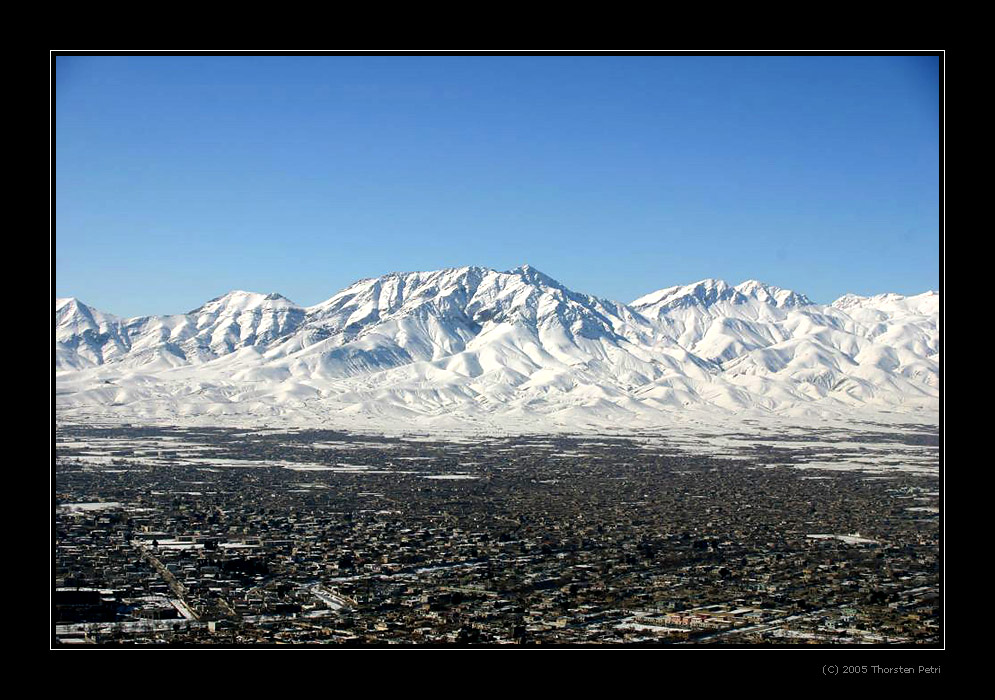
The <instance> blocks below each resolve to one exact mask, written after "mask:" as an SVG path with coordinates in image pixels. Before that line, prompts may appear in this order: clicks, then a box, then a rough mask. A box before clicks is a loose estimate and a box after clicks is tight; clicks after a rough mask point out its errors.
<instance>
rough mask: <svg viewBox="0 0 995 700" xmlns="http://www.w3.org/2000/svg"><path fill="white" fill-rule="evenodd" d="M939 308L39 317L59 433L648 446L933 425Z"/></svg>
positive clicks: (494, 285)
mask: <svg viewBox="0 0 995 700" xmlns="http://www.w3.org/2000/svg"><path fill="white" fill-rule="evenodd" d="M939 299H940V297H939V295H938V294H936V293H934V292H927V293H925V294H921V295H919V296H914V297H902V296H899V295H895V294H886V295H881V296H875V297H858V296H855V295H851V294H848V295H846V296H844V297H842V298H840V299H839V300H837V301H836V302H834V303H833V304H831V305H829V306H823V305H818V304H813V303H811V302H810V301H809V300H808V299H807V298H806V297H805V296H803V295H801V294H798V293H796V292H792V291H790V290H786V289H780V288H777V287H773V286H770V285H765V284H762V283H760V282H756V281H748V282H744V283H742V284H739V285H736V286H730V285H729V284H727V283H725V282H723V281H721V280H703V281H701V282H697V283H694V284H689V285H684V286H675V287H668V288H665V289H661V290H659V291H656V292H652V293H650V294H647V295H645V296H643V297H641V298H639V299H637V300H636V301H634V302H632V303H631V304H628V305H625V304H620V303H617V302H613V301H607V300H603V299H598V298H595V297H592V296H588V295H586V294H580V293H577V292H574V291H571V290H569V289H567V288H565V287H564V286H563V285H561V284H559V283H558V282H556V281H555V280H553V279H551V278H550V277H548V276H546V275H544V274H543V273H541V272H539V271H538V270H536V269H534V268H532V267H529V266H527V265H526V266H523V267H520V268H517V269H515V270H511V271H508V272H497V271H495V270H490V269H487V268H481V267H464V268H456V269H448V270H440V271H436V272H413V273H405V274H396V273H395V274H390V275H385V276H383V277H378V278H375V279H367V280H361V281H359V282H357V283H355V284H353V285H352V286H350V287H348V288H347V289H344V290H342V291H341V292H339V293H337V294H335V295H334V296H333V297H331V298H330V299H328V300H327V301H324V302H322V303H320V304H317V305H315V306H311V307H307V308H303V307H299V306H296V305H295V304H293V302H291V301H289V300H288V299H286V298H284V297H282V296H280V295H278V294H270V295H262V294H254V293H250V292H240V291H236V292H231V293H229V294H226V295H225V296H223V297H219V298H218V299H214V300H212V301H210V302H208V303H206V304H204V305H203V306H201V307H200V308H198V309H195V310H194V311H191V312H190V313H188V314H183V315H176V316H164V317H155V316H151V317H142V318H134V319H120V318H116V317H114V316H111V315H108V314H104V313H101V312H99V311H96V310H95V309H92V308H90V307H88V306H86V305H85V304H82V303H80V302H79V301H77V300H75V299H58V300H56V305H55V370H56V402H57V403H56V406H57V412H58V415H60V416H63V417H67V418H81V417H88V416H89V417H105V418H107V417H114V418H127V419H136V420H140V419H155V420H182V419H184V418H189V419H196V420H204V419H206V418H210V417H218V418H221V417H233V418H239V419H243V420H244V421H246V422H248V421H252V420H259V421H262V422H265V421H268V420H272V419H274V418H289V419H293V420H295V421H296V422H298V423H302V424H321V425H335V424H340V423H349V424H355V423H356V422H357V421H358V422H360V423H362V424H364V425H380V426H383V427H387V428H396V427H400V426H404V425H407V424H413V425H432V424H438V425H447V426H453V425H460V426H464V427H465V426H473V425H480V426H482V427H485V426H505V427H509V428H515V427H521V428H536V427H541V426H548V427H559V428H570V427H576V428H585V429H586V428H605V429H616V428H620V429H626V428H642V427H654V426H662V425H665V424H667V423H668V421H670V420H671V419H672V418H673V416H674V412H688V411H698V412H702V413H707V414H711V415H733V414H736V415H743V416H747V415H748V416H763V415H777V416H795V417H803V416H805V417H819V416H835V417H845V416H851V415H857V414H859V415H865V416H875V415H882V414H885V413H887V414H901V415H903V416H907V417H908V419H909V420H910V421H914V422H934V421H935V420H936V415H937V412H938V404H939V389H940V379H939V358H940V355H939V353H940V335H939Z"/></svg>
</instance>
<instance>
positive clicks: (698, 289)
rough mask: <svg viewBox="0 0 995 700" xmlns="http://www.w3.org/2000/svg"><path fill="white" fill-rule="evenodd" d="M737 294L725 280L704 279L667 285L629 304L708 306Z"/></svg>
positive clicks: (636, 307) (649, 306) (650, 306)
mask: <svg viewBox="0 0 995 700" xmlns="http://www.w3.org/2000/svg"><path fill="white" fill-rule="evenodd" d="M736 294H737V292H736V289H735V288H734V287H731V286H729V283H728V282H726V281H725V280H717V279H712V278H709V279H704V280H700V281H698V282H693V283H691V284H685V285H678V286H675V287H666V288H664V289H660V290H657V291H655V292H650V293H649V294H647V295H645V296H642V297H639V298H638V299H636V300H635V301H633V302H632V303H631V304H630V305H629V306H632V307H633V308H635V309H639V310H641V309H650V308H652V309H658V310H662V309H664V308H671V307H678V306H679V307H686V306H694V305H697V306H701V305H703V306H708V305H711V304H714V303H716V302H718V301H724V300H729V299H732V298H733V297H734V296H735V295H736Z"/></svg>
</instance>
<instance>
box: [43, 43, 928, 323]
mask: <svg viewBox="0 0 995 700" xmlns="http://www.w3.org/2000/svg"><path fill="white" fill-rule="evenodd" d="M939 81H940V76H939V60H938V59H937V58H936V57H926V56H904V57H892V56H867V57H862V56H800V57H799V56H774V57H765V56H745V57H743V56H644V57H641V56H564V57H559V56H538V57H518V56H464V57H460V56H440V57H433V56H363V57H348V56H304V57H299V56H284V57H279V56H262V57H253V56H234V57H225V56H206V57H185V56H161V57H160V56H137V57H128V56H60V57H58V58H57V60H56V71H55V98H56V100H55V120H54V126H55V185H56V188H55V214H56V224H55V288H56V294H57V295H58V296H76V297H78V298H79V299H81V300H82V301H84V302H86V303H88V304H90V305H93V306H95V307H97V308H99V309H101V310H103V311H107V312H110V313H114V314H118V315H121V316H135V315H144V314H161V313H180V312H184V311H188V310H190V309H192V308H194V307H196V306H199V305H200V304H201V303H203V302H204V301H207V300H208V299H210V298H212V297H216V296H218V295H220V294H223V293H225V292H226V291H229V290H231V289H247V290H251V291H259V292H271V291H277V292H280V293H282V294H284V295H286V296H288V297H290V298H291V299H293V300H294V301H296V302H297V303H299V304H303V305H310V304H314V303H317V302H319V301H322V300H324V299H326V298H328V297H329V296H331V295H332V294H334V293H335V292H337V291H338V290H340V289H341V288H343V287H345V286H346V285H348V284H349V283H351V282H353V281H355V280H357V279H359V278H363V277H371V276H376V275H379V274H383V273H387V272H391V271H409V270H432V269H439V268H443V267H454V266H461V265H483V266H486V267H493V268H496V269H510V268H512V267H515V266H517V265H520V264H522V263H526V262H528V263H530V264H532V265H534V266H535V267H537V268H539V269H540V270H542V271H544V272H546V273H547V274H549V275H550V276H552V277H554V278H556V279H558V280H559V281H561V282H562V283H564V284H566V285H567V286H569V287H571V288H572V289H575V290H578V291H583V292H587V293H591V294H595V295H597V296H601V297H606V298H610V299H616V300H618V301H623V302H627V301H631V300H632V299H634V298H636V297H638V296H641V295H643V294H646V293H648V292H650V291H653V290H655V289H659V288H661V287H666V286H671V285H674V284H684V283H688V282H692V281H696V280H698V279H702V278H705V277H716V278H722V279H725V280H727V281H728V282H730V283H732V284H736V283H738V282H741V281H743V280H745V279H750V278H754V279H760V280H762V281H765V282H768V283H770V284H775V285H777V286H781V287H787V288H791V289H795V290H796V291H800V292H803V293H805V294H807V295H808V296H809V297H810V298H811V299H813V300H814V301H818V302H824V303H828V302H829V301H832V300H833V299H835V298H837V297H838V296H840V295H842V294H843V293H845V292H855V293H859V294H877V293H882V292H886V291H894V292H899V293H903V294H916V293H919V292H922V291H925V290H927V289H938V288H939V247H940V233H939V170H940V160H939V149H940V125H939V112H940V97H939Z"/></svg>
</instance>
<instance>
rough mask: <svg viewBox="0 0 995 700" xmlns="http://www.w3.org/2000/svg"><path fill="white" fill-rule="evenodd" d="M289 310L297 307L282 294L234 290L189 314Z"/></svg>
mask: <svg viewBox="0 0 995 700" xmlns="http://www.w3.org/2000/svg"><path fill="white" fill-rule="evenodd" d="M289 308H297V305H296V304H294V302H292V301H290V299H287V297H285V296H283V295H282V294H277V293H276V292H273V293H270V294H260V293H258V292H246V291H243V290H241V289H235V290H232V291H230V292H228V293H227V294H222V295H221V296H219V297H215V298H214V299H211V300H210V301H209V302H207V303H206V304H204V305H203V306H200V307H198V308H196V309H194V310H193V311H191V312H190V314H202V313H219V312H222V311H229V312H233V313H234V312H240V311H251V310H253V309H265V310H274V309H289Z"/></svg>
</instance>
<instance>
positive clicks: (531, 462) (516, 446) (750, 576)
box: [52, 421, 942, 647]
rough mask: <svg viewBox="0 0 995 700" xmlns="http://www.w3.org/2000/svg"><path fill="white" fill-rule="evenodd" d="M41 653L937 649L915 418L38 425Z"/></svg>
mask: <svg viewBox="0 0 995 700" xmlns="http://www.w3.org/2000/svg"><path fill="white" fill-rule="evenodd" d="M53 477H54V485H53V486H54V493H55V503H56V512H55V514H54V515H55V542H54V546H55V572H54V582H53V583H54V592H53V619H52V623H53V643H54V644H56V645H66V644H91V643H93V644H113V645H118V644H147V643H165V644H173V645H204V644H225V645H239V646H242V645H244V646H250V645H251V646H254V645H258V644H275V643H284V642H292V643H302V644H311V643H330V644H345V645H378V644H402V645H458V646H464V645H471V644H485V645H505V644H516V645H536V644H541V645H549V644H553V645H586V644H611V645H686V644H694V645H722V646H728V645H757V644H759V645H797V644H818V645H873V646H893V645H901V646H904V645H910V646H911V645H915V646H920V645H925V646H929V647H938V646H940V644H941V641H942V635H941V619H942V604H941V603H942V599H941V597H940V571H941V566H940V560H941V543H940V508H941V504H942V498H941V493H940V487H941V474H940V471H939V437H938V433H937V430H936V428H935V426H933V425H930V424H928V423H926V424H923V425H898V424H887V423H881V424H878V425H871V424H864V425H862V426H861V429H860V430H856V429H852V428H851V429H850V430H847V429H846V428H845V427H844V426H842V425H821V426H817V425H810V426H796V427H794V428H787V427H781V428H780V429H775V428H774V427H773V426H770V425H766V426H765V425H750V424H749V423H743V422H740V423H737V424H730V425H728V426H725V427H723V426H720V425H704V424H691V423H688V424H686V425H684V426H683V428H682V429H679V430H678V429H674V430H669V431H666V432H661V431H657V432H655V433H649V432H646V433H643V434H638V435H637V434H630V435H625V436H620V435H608V434H588V435H585V436H577V435H567V434H532V435H508V436H503V437H502V436H498V437H487V438H484V437H480V436H473V435H471V434H469V433H468V432H467V431H459V433H458V434H456V433H454V434H450V435H448V436H446V437H445V438H441V437H439V436H438V435H428V434H424V435H414V434H410V433H408V434H405V435H385V434H383V433H380V434H376V435H368V434H367V435H363V434H357V433H352V432H342V431H331V430H316V429H311V428H292V427H271V428H268V429H266V428H262V427H254V428H234V427H217V426H214V427H208V426H202V427H198V426H184V427H176V426H166V425H160V426H147V425H146V426H137V425H123V424H106V425H95V424H92V423H90V424H83V423H67V422H65V421H61V422H60V423H59V425H58V426H57V430H56V436H55V469H54V471H53Z"/></svg>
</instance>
